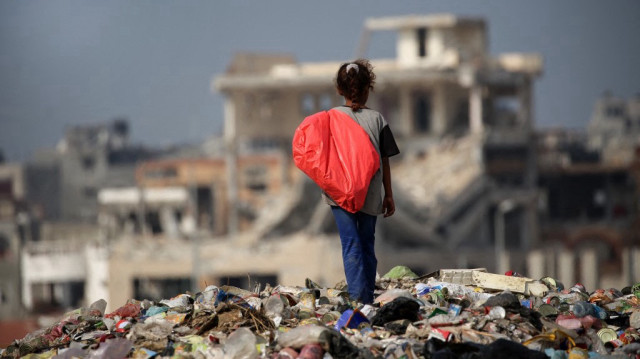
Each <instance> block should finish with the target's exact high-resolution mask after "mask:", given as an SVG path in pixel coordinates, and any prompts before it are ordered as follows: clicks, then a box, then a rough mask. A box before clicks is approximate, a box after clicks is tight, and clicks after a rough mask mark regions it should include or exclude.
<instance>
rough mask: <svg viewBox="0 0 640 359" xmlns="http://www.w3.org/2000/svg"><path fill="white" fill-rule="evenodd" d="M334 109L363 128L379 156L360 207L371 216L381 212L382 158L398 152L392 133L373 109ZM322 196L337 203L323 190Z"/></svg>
mask: <svg viewBox="0 0 640 359" xmlns="http://www.w3.org/2000/svg"><path fill="white" fill-rule="evenodd" d="M334 109H336V110H338V111H341V112H344V113H346V114H347V115H349V117H351V118H352V119H353V120H354V121H356V122H357V123H358V124H359V125H360V127H362V128H363V129H364V130H365V132H366V133H367V134H368V135H369V139H370V140H371V143H372V144H373V147H374V148H375V149H376V152H378V155H379V156H380V168H379V169H378V171H377V172H376V173H375V174H374V175H373V177H372V178H371V182H370V183H369V190H368V191H367V197H366V199H365V201H364V205H363V206H362V208H361V209H360V212H364V213H366V214H369V215H372V216H377V215H379V214H382V198H383V193H382V192H383V190H382V158H383V157H391V156H394V155H397V154H398V153H400V151H399V150H398V146H397V145H396V142H395V139H394V138H393V134H392V133H391V130H390V129H389V125H388V124H387V121H385V120H384V117H382V115H381V114H380V113H379V112H378V111H375V110H371V109H367V108H365V109H361V110H358V111H356V112H353V110H352V109H351V107H348V106H338V107H336V108H334ZM322 196H323V197H324V199H325V202H326V203H328V204H329V205H332V206H337V204H336V203H335V202H334V201H333V200H332V199H331V198H329V196H327V194H326V193H324V192H323V193H322Z"/></svg>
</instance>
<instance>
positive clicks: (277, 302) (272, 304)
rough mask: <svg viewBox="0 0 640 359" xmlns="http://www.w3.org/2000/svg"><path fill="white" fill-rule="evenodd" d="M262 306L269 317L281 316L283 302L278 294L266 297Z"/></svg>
mask: <svg viewBox="0 0 640 359" xmlns="http://www.w3.org/2000/svg"><path fill="white" fill-rule="evenodd" d="M264 308H265V312H266V314H267V315H268V316H269V317H275V316H281V315H282V311H283V310H284V302H283V301H282V299H281V298H280V295H279V294H274V295H272V296H270V297H269V298H267V300H266V302H265V304H264Z"/></svg>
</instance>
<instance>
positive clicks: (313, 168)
mask: <svg viewBox="0 0 640 359" xmlns="http://www.w3.org/2000/svg"><path fill="white" fill-rule="evenodd" d="M293 161H294V163H295V164H296V166H297V167H298V168H299V169H300V170H302V172H304V173H305V174H306V175H307V176H309V177H310V178H311V179H312V180H313V181H314V182H315V183H316V184H317V185H318V186H319V187H320V188H321V189H322V190H323V191H324V192H325V193H326V194H327V195H328V196H329V197H330V198H331V199H332V200H333V201H334V202H336V204H338V205H339V206H340V207H342V208H343V209H345V210H347V211H349V212H351V213H355V212H358V211H359V210H360V208H362V206H363V205H364V201H365V198H366V196H367V191H368V189H369V182H371V178H372V177H373V175H374V174H375V173H376V171H378V169H379V168H380V156H379V155H378V152H377V151H376V149H375V148H374V147H373V144H372V143H371V140H370V139H369V135H367V133H366V132H365V130H364V129H363V128H362V127H360V125H359V124H358V123H357V122H356V121H354V120H353V119H352V118H351V117H350V116H349V115H347V114H346V113H344V112H341V111H339V110H329V111H322V112H318V113H316V114H313V115H311V116H309V117H307V118H305V119H304V121H302V123H301V124H300V125H299V126H298V128H297V129H296V131H295V133H294V135H293Z"/></svg>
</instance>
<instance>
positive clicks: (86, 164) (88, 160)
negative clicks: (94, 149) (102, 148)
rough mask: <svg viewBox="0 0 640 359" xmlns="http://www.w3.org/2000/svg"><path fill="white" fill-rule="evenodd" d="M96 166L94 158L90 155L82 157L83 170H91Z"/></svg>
mask: <svg viewBox="0 0 640 359" xmlns="http://www.w3.org/2000/svg"><path fill="white" fill-rule="evenodd" d="M95 166H96V159H95V158H94V157H92V156H85V157H83V158H82V169H83V170H85V171H93V169H94V168H95Z"/></svg>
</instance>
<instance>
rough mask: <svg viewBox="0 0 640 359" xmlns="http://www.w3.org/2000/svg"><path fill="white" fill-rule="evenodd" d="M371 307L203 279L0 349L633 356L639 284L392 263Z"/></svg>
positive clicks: (154, 354) (34, 354)
mask: <svg viewBox="0 0 640 359" xmlns="http://www.w3.org/2000/svg"><path fill="white" fill-rule="evenodd" d="M376 286H377V290H376V299H375V302H374V304H373V305H363V304H361V303H358V302H354V301H351V300H350V298H349V296H348V295H347V293H346V291H345V286H344V284H339V285H336V287H334V288H324V287H322V286H320V285H318V284H317V283H315V282H313V281H312V280H310V279H307V280H306V282H305V285H304V287H301V286H296V287H289V286H282V285H278V286H275V287H272V286H270V285H267V286H266V288H264V289H263V290H256V291H248V290H244V289H240V288H237V287H232V286H221V287H216V286H208V287H207V288H206V289H205V290H203V291H202V292H200V293H197V294H195V295H191V294H189V293H185V294H180V295H177V296H176V297H174V298H171V299H164V300H161V301H159V302H153V301H149V300H142V301H138V300H129V301H128V302H127V303H126V304H125V305H124V306H122V307H120V308H119V309H117V310H115V311H114V312H112V313H108V314H105V313H104V311H105V308H106V302H105V301H104V300H99V301H97V302H95V303H93V304H92V305H91V306H89V307H88V308H80V309H77V310H74V311H72V312H69V313H67V314H65V315H64V317H63V318H62V319H61V320H60V321H59V322H58V323H56V324H55V325H53V326H51V327H49V328H44V329H41V330H38V331H36V332H32V333H30V334H28V335H26V336H25V337H24V338H22V339H20V340H16V341H14V342H13V343H12V344H11V345H10V346H9V347H8V348H6V349H4V350H2V349H0V356H1V357H2V358H18V357H23V358H123V357H130V358H169V357H172V358H173V357H175V358H183V357H184V358H231V359H239V358H299V359H307V358H317V359H320V358H407V359H413V358H593V357H601V358H640V334H639V333H638V331H637V329H638V328H640V299H639V298H640V285H637V286H633V287H627V288H624V289H623V290H622V291H619V290H616V289H607V290H603V289H598V290H595V291H593V292H591V293H589V292H587V291H586V290H585V288H584V287H583V286H582V285H580V284H576V285H574V286H573V287H571V288H564V287H563V285H562V284H561V283H559V282H557V281H556V280H554V279H553V278H549V277H546V278H542V279H540V280H533V279H529V278H524V277H520V276H518V275H517V274H512V275H498V274H492V273H487V272H486V271H485V270H483V269H474V270H440V271H438V272H434V273H431V274H429V275H425V276H421V277H419V276H417V275H415V274H414V273H412V272H411V271H410V270H408V269H407V268H406V267H396V268H394V269H392V270H391V271H390V272H389V273H387V274H386V275H385V276H384V277H382V278H379V279H378V280H377V282H376Z"/></svg>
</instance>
